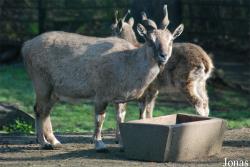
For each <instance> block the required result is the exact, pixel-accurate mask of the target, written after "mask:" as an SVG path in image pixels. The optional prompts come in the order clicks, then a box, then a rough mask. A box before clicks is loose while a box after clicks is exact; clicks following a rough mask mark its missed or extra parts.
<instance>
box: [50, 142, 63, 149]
mask: <svg viewBox="0 0 250 167" xmlns="http://www.w3.org/2000/svg"><path fill="white" fill-rule="evenodd" d="M52 147H53V149H60V148H62V147H63V145H62V144H61V143H56V144H53V145H52Z"/></svg>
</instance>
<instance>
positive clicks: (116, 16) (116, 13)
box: [115, 10, 118, 24]
mask: <svg viewBox="0 0 250 167" xmlns="http://www.w3.org/2000/svg"><path fill="white" fill-rule="evenodd" d="M117 23H118V10H116V11H115V24H117Z"/></svg>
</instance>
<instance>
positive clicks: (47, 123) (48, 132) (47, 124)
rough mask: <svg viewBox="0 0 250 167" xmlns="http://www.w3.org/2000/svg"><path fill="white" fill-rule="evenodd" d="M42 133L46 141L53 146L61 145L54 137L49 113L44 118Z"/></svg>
mask: <svg viewBox="0 0 250 167" xmlns="http://www.w3.org/2000/svg"><path fill="white" fill-rule="evenodd" d="M43 133H44V135H45V138H46V139H47V141H48V142H50V144H52V146H53V147H60V146H61V143H60V142H59V141H58V140H57V138H56V137H55V135H54V133H53V129H52V124H51V120H50V115H48V116H47V117H46V118H45V120H44V127H43Z"/></svg>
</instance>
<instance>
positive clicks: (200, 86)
mask: <svg viewBox="0 0 250 167" xmlns="http://www.w3.org/2000/svg"><path fill="white" fill-rule="evenodd" d="M197 92H198V94H199V95H200V97H201V98H202V100H203V102H202V104H203V110H204V115H205V116H209V105H208V104H209V100H208V95H207V89H206V81H204V80H202V81H200V82H199V84H198V85H197Z"/></svg>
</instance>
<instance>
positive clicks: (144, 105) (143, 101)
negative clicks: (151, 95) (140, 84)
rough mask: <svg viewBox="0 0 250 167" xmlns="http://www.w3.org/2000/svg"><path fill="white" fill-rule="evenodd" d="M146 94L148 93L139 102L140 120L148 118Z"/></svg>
mask: <svg viewBox="0 0 250 167" xmlns="http://www.w3.org/2000/svg"><path fill="white" fill-rule="evenodd" d="M146 93H147V92H145V94H144V96H143V97H141V98H140V99H139V100H138V105H139V112H140V115H139V119H145V118H146V110H147V101H146V100H147V99H146Z"/></svg>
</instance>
